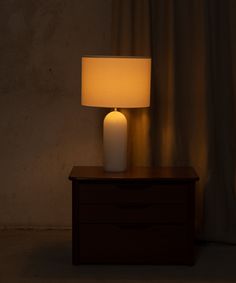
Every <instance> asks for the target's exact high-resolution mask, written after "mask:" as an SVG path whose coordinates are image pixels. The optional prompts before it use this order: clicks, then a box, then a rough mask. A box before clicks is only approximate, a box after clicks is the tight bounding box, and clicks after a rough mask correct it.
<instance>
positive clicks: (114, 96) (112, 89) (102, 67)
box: [81, 56, 151, 108]
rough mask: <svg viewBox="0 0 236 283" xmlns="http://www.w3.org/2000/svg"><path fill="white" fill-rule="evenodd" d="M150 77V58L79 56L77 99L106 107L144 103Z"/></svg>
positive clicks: (147, 104) (147, 101) (148, 100)
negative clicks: (80, 88)
mask: <svg viewBox="0 0 236 283" xmlns="http://www.w3.org/2000/svg"><path fill="white" fill-rule="evenodd" d="M150 80H151V59H150V58H142V57H100V56H93V57H92V56H91V57H83V58H82V97H81V103H82V105H86V106H98V107H109V108H112V107H113V108H115V107H117V108H118V107H119V108H122V107H124V108H136V107H148V106H149V105H150Z"/></svg>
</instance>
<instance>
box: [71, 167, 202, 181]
mask: <svg viewBox="0 0 236 283" xmlns="http://www.w3.org/2000/svg"><path fill="white" fill-rule="evenodd" d="M69 179H70V180H72V181H73V180H79V181H83V180H84V181H85V180H87V181H89V180H98V181H99V180H101V181H102V180H104V181H108V180H159V181H185V182H192V181H198V180H199V177H198V175H197V174H196V172H195V170H194V169H193V168H192V167H155V168H153V167H133V168H131V169H130V170H127V171H125V172H105V171H104V168H103V167H101V166H74V167H73V168H72V171H71V173H70V176H69Z"/></svg>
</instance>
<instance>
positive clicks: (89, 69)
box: [81, 56, 151, 172]
mask: <svg viewBox="0 0 236 283" xmlns="http://www.w3.org/2000/svg"><path fill="white" fill-rule="evenodd" d="M150 78H151V59H150V58H144V57H103V56H86V57H82V94H81V104H82V105H85V106H95V107H108V108H113V109H114V111H111V112H110V113H108V114H107V115H106V117H105V119H104V122H103V151H104V152H103V154H104V156H103V162H104V169H105V171H110V172H122V171H125V170H126V168H127V120H126V117H125V116H124V115H123V114H122V113H121V112H119V111H117V108H140V107H148V106H149V105H150Z"/></svg>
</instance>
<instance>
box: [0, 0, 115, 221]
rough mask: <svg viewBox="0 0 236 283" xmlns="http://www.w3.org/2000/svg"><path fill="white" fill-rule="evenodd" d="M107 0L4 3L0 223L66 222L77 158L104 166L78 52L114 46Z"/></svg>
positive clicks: (99, 116)
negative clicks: (84, 100)
mask: <svg viewBox="0 0 236 283" xmlns="http://www.w3.org/2000/svg"><path fill="white" fill-rule="evenodd" d="M110 21H111V1H109V0H37V1H35V0H24V1H21V0H1V1H0V158H1V159H0V160H1V161H0V180H1V183H0V186H1V187H0V226H4V225H10V226H12V225H13V226H14V225H19V226H68V225H70V222H71V190H70V182H69V181H68V179H67V177H68V174H69V171H70V169H71V167H72V166H73V165H74V164H78V165H79V164H81V165H82V164H83V165H90V164H91V165H92V164H93V165H97V164H101V160H102V156H101V147H102V145H101V138H102V120H103V115H104V110H97V109H93V108H85V107H81V106H80V58H81V55H83V54H106V53H108V52H109V49H110Z"/></svg>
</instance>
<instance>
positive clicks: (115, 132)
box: [103, 110, 127, 172]
mask: <svg viewBox="0 0 236 283" xmlns="http://www.w3.org/2000/svg"><path fill="white" fill-rule="evenodd" d="M103 156H104V169H105V171H108V172H122V171H125V170H126V168H127V120H126V117H125V115H124V114H122V113H121V112H119V111H117V110H115V111H112V112H110V113H108V114H107V115H106V117H105V118H104V121H103Z"/></svg>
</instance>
